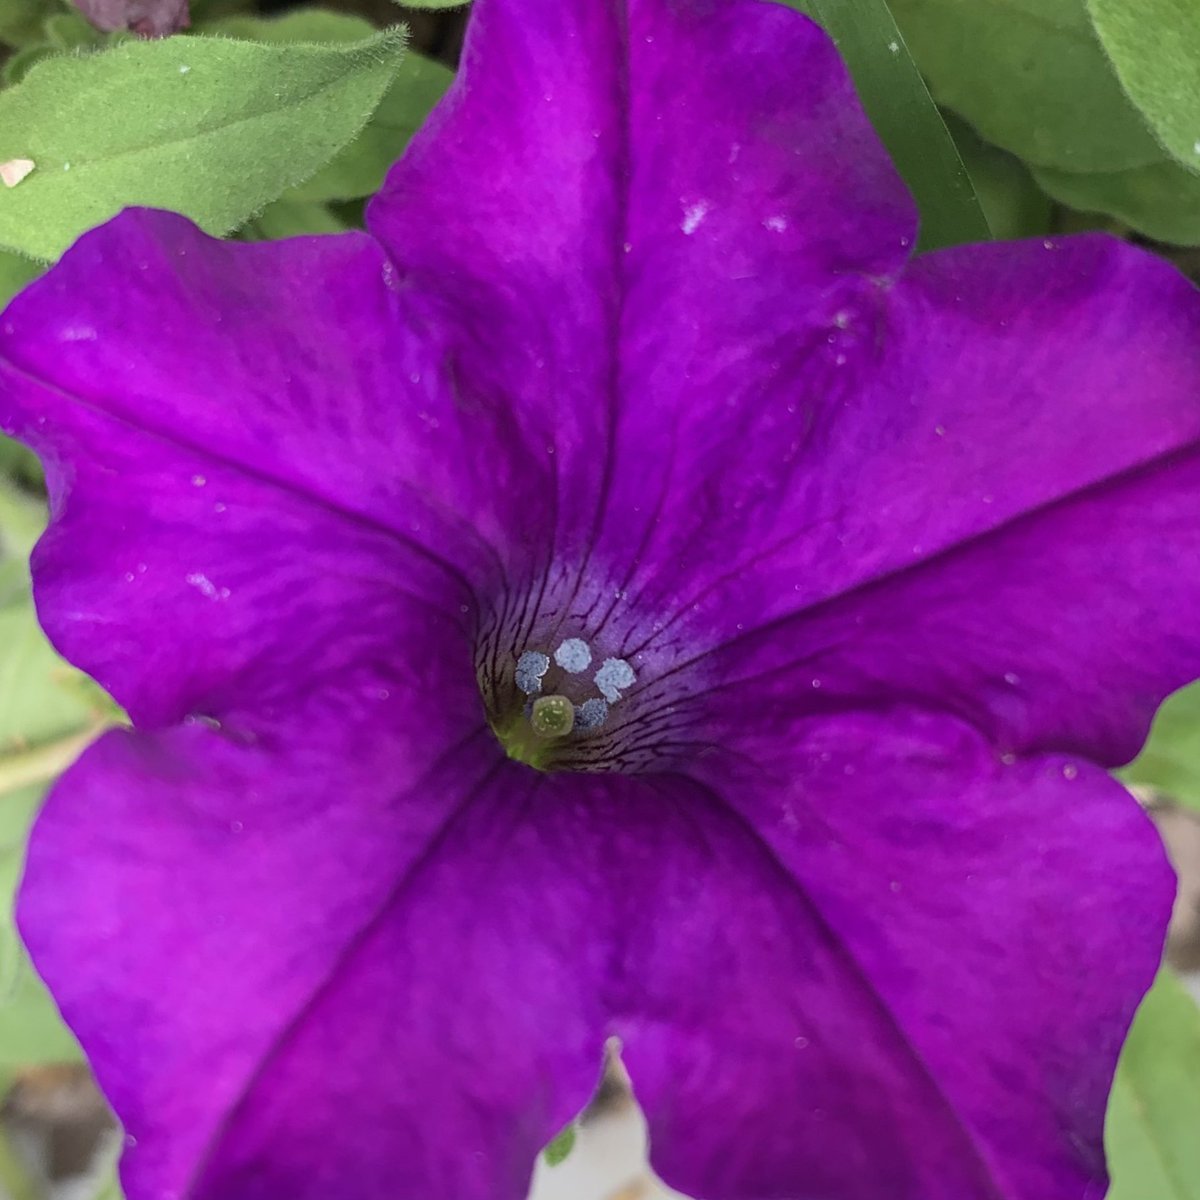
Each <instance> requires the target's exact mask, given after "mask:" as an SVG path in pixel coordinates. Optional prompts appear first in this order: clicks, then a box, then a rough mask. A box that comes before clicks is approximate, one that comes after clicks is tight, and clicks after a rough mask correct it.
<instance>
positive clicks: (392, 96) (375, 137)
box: [206, 8, 454, 201]
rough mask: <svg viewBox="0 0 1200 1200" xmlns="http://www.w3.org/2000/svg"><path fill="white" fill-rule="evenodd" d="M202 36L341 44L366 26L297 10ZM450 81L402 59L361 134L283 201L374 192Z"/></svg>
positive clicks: (428, 66) (237, 21)
mask: <svg viewBox="0 0 1200 1200" xmlns="http://www.w3.org/2000/svg"><path fill="white" fill-rule="evenodd" d="M206 30H207V31H210V32H215V33H225V34H228V35H230V36H232V37H243V38H251V39H253V40H255V41H265V42H295V41H322V42H344V41H353V40H355V39H357V38H361V37H364V36H365V35H366V34H368V33H370V31H371V26H370V25H369V24H368V23H367V22H366V21H364V20H363V18H361V17H354V16H350V15H348V14H346V13H335V12H331V11H329V10H328V9H320V8H300V9H295V10H293V11H292V12H290V13H287V14H285V15H284V16H282V17H248V16H238V17H227V18H225V19H224V20H222V21H216V22H213V23H212V24H211V25H209V26H207V27H206ZM453 79H454V72H453V71H451V70H450V69H449V68H448V67H444V66H442V64H441V63H436V62H433V61H432V60H431V59H428V58H424V57H422V56H421V55H419V54H409V55H407V56H406V57H405V58H404V61H403V62H401V64H400V68H399V70H398V72H397V74H396V78H395V80H394V81H393V83H392V85H391V87H389V88H388V90H387V93H386V94H385V95H384V97H383V99H382V100H381V101H380V102H379V107H378V108H377V109H376V110H375V112H374V114H373V115H372V117H371V119H370V121H368V122H367V125H366V128H365V129H363V131H362V133H360V134H359V135H358V137H357V138H355V139H354V141H353V142H351V143H350V144H349V145H348V146H347V147H346V148H345V149H344V150H343V151H342V152H341V153H340V154H339V155H338V156H337V157H336V158H335V159H334V160H333V161H332V162H330V163H328V164H326V165H325V166H324V167H322V168H321V170H319V171H318V172H317V173H316V175H314V176H313V177H312V178H311V179H309V180H307V181H306V182H304V183H301V184H299V185H298V186H297V187H295V188H293V189H292V190H291V191H290V192H289V193H288V199H289V200H302V201H327V200H354V199H358V198H359V197H362V196H370V195H372V194H374V193H375V192H377V191H378V190H379V185H380V184H381V183H382V182H383V178H384V176H385V175H386V174H387V170H388V168H389V167H390V166H391V165H392V163H394V162H395V161H396V159H398V158H399V157H400V155H401V154H402V153H403V151H404V148H405V146H407V145H408V143H409V140H410V139H411V137H412V135H413V134H414V133H415V132H416V131H417V129H419V128H420V126H421V125H422V124H423V122H424V121H425V118H426V117H427V116H429V113H430V110H431V109H432V108H433V106H434V105H435V104H436V103H437V102H438V101H439V100H440V99H441V98H442V96H443V94H444V93H445V91H446V89H447V88H448V87H449V86H450V84H451V82H452V81H453Z"/></svg>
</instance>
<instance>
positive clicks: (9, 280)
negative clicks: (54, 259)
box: [0, 250, 42, 308]
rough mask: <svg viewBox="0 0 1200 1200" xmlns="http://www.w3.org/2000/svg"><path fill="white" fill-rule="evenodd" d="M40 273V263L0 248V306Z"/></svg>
mask: <svg viewBox="0 0 1200 1200" xmlns="http://www.w3.org/2000/svg"><path fill="white" fill-rule="evenodd" d="M41 273H42V266H41V264H40V263H36V262H34V261H33V259H31V258H24V257H22V256H21V255H20V254H13V253H12V251H10V250H0V308H3V307H4V306H5V305H6V304H7V303H8V302H9V301H10V300H11V299H12V298H13V297H14V296H15V295H16V294H17V293H18V292H19V291H20V290H21V289H22V288H23V287H24V286H25V285H26V284H27V283H29V282H30V280H33V279H36V278H37V277H38V276H39V275H40V274H41Z"/></svg>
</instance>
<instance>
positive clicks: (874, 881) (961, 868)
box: [625, 710, 1173, 1200]
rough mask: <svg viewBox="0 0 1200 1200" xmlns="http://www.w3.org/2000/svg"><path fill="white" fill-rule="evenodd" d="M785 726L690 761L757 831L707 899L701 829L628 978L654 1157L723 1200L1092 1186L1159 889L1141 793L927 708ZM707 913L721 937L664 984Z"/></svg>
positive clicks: (1164, 871)
mask: <svg viewBox="0 0 1200 1200" xmlns="http://www.w3.org/2000/svg"><path fill="white" fill-rule="evenodd" d="M775 732H776V731H774V730H772V731H770V732H769V733H766V734H764V736H763V737H762V738H761V739H760V740H759V741H758V742H755V741H754V740H752V739H747V740H746V741H745V742H744V743H743V745H742V747H741V749H742V750H743V751H745V753H746V758H739V759H738V760H737V761H738V765H737V766H736V767H731V765H730V760H729V759H725V760H721V759H712V760H707V761H706V762H705V763H704V764H702V765H701V767H700V769H701V770H702V771H704V772H705V773H706V774H708V775H709V776H710V778H711V780H712V782H713V785H714V787H719V788H720V789H721V790H722V791H723V793H724V795H725V796H726V797H727V799H728V801H729V803H730V804H731V805H732V806H733V807H734V808H735V809H737V810H738V811H739V812H740V813H741V814H742V816H743V817H744V819H745V821H746V827H745V828H747V829H750V828H753V829H754V830H755V836H756V837H757V838H759V839H761V841H760V842H759V846H760V848H761V849H763V850H764V852H765V853H766V854H767V857H768V858H769V860H770V866H769V867H767V866H765V865H764V866H762V867H760V868H759V872H758V873H759V879H760V880H761V882H760V885H759V888H760V890H759V896H760V899H759V900H758V901H757V903H754V904H751V903H749V902H748V901H746V900H742V901H741V902H740V903H737V902H735V903H728V901H729V900H730V899H732V897H728V896H726V897H722V899H724V900H726V906H725V907H724V908H721V907H719V905H720V903H721V900H720V899H718V898H717V895H716V894H715V893H714V890H713V889H714V887H716V888H720V887H723V886H724V885H723V883H720V882H717V881H718V880H721V879H722V878H723V877H722V875H721V874H719V871H720V869H721V868H723V867H725V866H728V868H729V869H730V870H732V869H733V868H734V866H735V862H734V860H733V858H732V856H730V855H729V854H728V853H727V852H726V850H725V843H724V842H720V841H716V842H714V856H715V857H714V860H713V864H710V865H709V866H708V868H707V869H706V871H705V872H704V873H703V874H702V875H701V877H700V878H699V879H698V880H697V883H696V891H697V892H699V893H701V894H707V895H708V896H710V897H712V898H711V901H703V902H701V903H700V904H699V905H698V906H697V908H696V910H695V915H694V917H693V918H692V920H691V921H689V922H687V923H682V922H681V925H680V927H681V928H686V929H687V931H688V935H687V938H686V939H680V942H679V943H678V944H673V945H672V946H670V947H669V948H660V950H659V954H658V958H657V960H656V965H655V966H653V967H651V973H650V974H647V975H644V976H643V985H644V987H645V996H646V998H647V999H651V1000H653V999H657V1000H658V1002H659V1004H658V1007H657V1008H656V1009H655V1010H654V1011H655V1012H656V1014H657V1015H658V1017H659V1018H660V1019H659V1020H658V1022H656V1023H654V1024H652V1025H650V1027H649V1034H650V1036H649V1037H648V1038H639V1037H638V1036H637V1034H636V1033H635V1032H633V1031H630V1032H628V1033H627V1034H626V1043H627V1047H626V1053H625V1060H626V1063H627V1065H628V1066H629V1069H630V1072H631V1074H632V1077H633V1079H634V1081H635V1085H636V1086H637V1089H638V1093H639V1096H640V1097H641V1099H642V1102H643V1105H644V1107H645V1109H646V1112H647V1116H648V1118H649V1122H650V1130H651V1146H652V1151H653V1156H654V1160H655V1163H656V1165H657V1166H658V1168H659V1170H660V1171H661V1172H662V1174H663V1175H664V1177H665V1178H666V1179H667V1180H668V1182H670V1183H672V1184H673V1185H674V1186H676V1187H678V1188H681V1189H682V1190H683V1191H685V1192H689V1193H691V1194H695V1195H703V1196H705V1197H711V1198H712V1200H751V1198H754V1200H757V1198H760V1197H763V1196H784V1195H787V1196H792V1195H798V1194H801V1193H803V1194H804V1195H812V1196H836V1197H838V1200H878V1197H880V1196H887V1197H889V1200H964V1198H966V1197H970V1198H971V1200H1100V1197H1102V1196H1103V1195H1104V1192H1105V1176H1104V1155H1103V1148H1102V1131H1103V1122H1104V1112H1105V1104H1106V1099H1107V1094H1108V1087H1109V1084H1110V1082H1111V1079H1112V1074H1113V1070H1114V1068H1115V1065H1116V1059H1117V1054H1118V1051H1119V1048H1120V1045H1121V1042H1122V1040H1123V1037H1124V1034H1125V1032H1126V1030H1127V1028H1128V1025H1129V1022H1130V1020H1131V1018H1132V1015H1133V1011H1134V1008H1135V1006H1136V1004H1137V1002H1138V1001H1139V1000H1140V998H1141V996H1142V994H1143V993H1144V992H1145V990H1146V989H1147V988H1148V987H1149V985H1150V983H1151V981H1152V979H1153V976H1154V973H1155V970H1156V969H1157V965H1158V961H1159V953H1160V949H1161V938H1162V933H1163V930H1164V928H1165V922H1166V919H1167V916H1168V914H1169V912H1170V907H1171V895H1172V890H1173V889H1172V879H1171V873H1170V871H1169V869H1168V868H1167V866H1166V864H1165V861H1164V858H1163V853H1162V848H1161V845H1160V844H1159V842H1158V839H1157V837H1156V835H1155V834H1154V831H1153V830H1152V828H1151V827H1150V825H1149V822H1148V821H1147V819H1146V818H1145V816H1144V814H1142V812H1141V811H1140V809H1139V808H1138V806H1137V804H1136V803H1135V802H1134V801H1133V799H1132V798H1131V797H1130V796H1129V795H1128V793H1126V792H1125V791H1124V789H1123V788H1121V787H1120V786H1119V785H1118V784H1116V783H1115V782H1113V781H1112V780H1111V779H1109V778H1108V777H1107V776H1105V775H1104V774H1103V773H1101V772H1100V771H1098V770H1096V769H1095V768H1093V767H1090V766H1087V765H1084V764H1077V763H1074V762H1071V761H1069V760H1066V759H1062V758H1052V757H1045V758H1035V759H1030V760H1027V761H1021V762H1014V763H1011V764H1006V763H1002V762H1000V761H998V760H997V759H996V757H995V755H994V753H993V752H992V750H991V748H990V747H989V746H988V745H987V744H986V742H985V741H983V739H981V738H980V737H979V736H978V735H977V734H976V733H974V732H973V731H971V730H969V729H968V728H966V727H963V726H958V725H956V724H955V723H954V722H952V721H949V720H947V719H945V718H942V717H937V716H930V715H928V714H920V713H906V712H903V711H896V710H893V711H890V712H886V713H880V714H878V715H853V714H852V715H844V716H841V717H837V718H830V719H828V720H816V721H813V722H811V723H809V724H808V726H807V727H803V726H802V727H797V728H794V729H793V734H794V737H793V741H792V743H791V744H790V746H789V745H788V744H787V743H781V742H780V740H779V739H778V737H776V736H775ZM747 760H750V761H756V762H757V764H758V765H756V766H753V767H747V765H746V762H747ZM718 864H719V865H718ZM739 865H740V864H739ZM743 869H744V867H743ZM772 871H773V872H775V874H774V876H772V874H771V872H772ZM767 897H770V900H769V905H770V906H771V907H773V908H774V910H775V913H777V914H778V915H779V917H780V918H781V917H783V915H784V914H787V919H786V920H781V919H777V918H775V917H773V916H772V915H771V914H770V910H769V908H768V900H767ZM689 900H691V897H689ZM706 919H710V920H712V921H714V922H715V921H719V922H721V923H722V924H723V926H724V928H725V930H726V935H727V936H728V937H729V939H730V941H731V942H732V943H733V946H734V947H735V949H734V951H733V952H732V953H730V954H729V955H728V957H726V959H725V960H724V961H723V962H722V963H721V964H720V966H717V965H716V964H715V963H714V964H713V967H712V968H710V974H708V975H707V976H701V975H700V974H699V973H697V974H696V975H693V976H692V978H691V979H689V980H688V982H687V983H684V982H683V978H682V977H678V978H677V979H676V983H677V985H678V990H675V991H671V992H670V993H669V995H670V997H671V999H670V1002H667V1000H666V994H663V993H656V991H655V987H656V985H660V986H661V981H662V980H663V979H664V978H669V976H668V975H667V972H668V970H669V969H672V968H676V969H677V964H678V963H680V962H681V961H684V956H685V954H686V953H687V952H688V948H690V947H692V946H694V945H695V944H696V943H697V942H699V941H702V939H703V938H704V937H705V936H707V934H706V933H705V932H704V931H703V924H702V922H703V921H705V920H706Z"/></svg>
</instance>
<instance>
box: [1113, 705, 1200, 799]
mask: <svg viewBox="0 0 1200 1200" xmlns="http://www.w3.org/2000/svg"><path fill="white" fill-rule="evenodd" d="M1119 774H1120V776H1121V778H1122V779H1123V780H1125V782H1126V783H1140V784H1145V785H1146V786H1148V787H1153V788H1158V789H1159V790H1160V791H1163V792H1166V793H1167V795H1169V796H1171V797H1172V798H1173V799H1175V800H1179V801H1180V802H1181V803H1184V804H1187V805H1189V806H1190V807H1192V808H1197V809H1200V683H1193V684H1190V685H1189V686H1188V687H1185V688H1182V689H1181V690H1179V691H1178V692H1176V693H1175V694H1174V695H1173V696H1169V697H1168V698H1167V701H1166V703H1165V704H1163V706H1162V707H1161V708H1160V709H1159V710H1158V713H1157V715H1156V716H1155V718H1154V724H1153V726H1152V727H1151V729H1150V737H1149V738H1148V739H1147V741H1146V745H1145V746H1144V747H1143V749H1142V752H1141V754H1139V755H1138V756H1137V758H1135V759H1134V760H1133V762H1131V763H1130V764H1129V766H1127V767H1125V768H1124V769H1123V770H1121V771H1120V772H1119Z"/></svg>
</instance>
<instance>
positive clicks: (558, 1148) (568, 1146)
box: [542, 1121, 576, 1167]
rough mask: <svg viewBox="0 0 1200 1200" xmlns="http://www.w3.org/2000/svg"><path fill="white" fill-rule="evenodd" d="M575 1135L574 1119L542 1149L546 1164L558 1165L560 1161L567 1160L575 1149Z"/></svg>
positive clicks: (550, 1165)
mask: <svg viewBox="0 0 1200 1200" xmlns="http://www.w3.org/2000/svg"><path fill="white" fill-rule="evenodd" d="M575 1135H576V1129H575V1122H574V1121H572V1122H571V1124H570V1125H568V1126H566V1127H565V1128H564V1129H563V1131H562V1132H561V1133H559V1134H557V1135H556V1136H555V1138H554V1140H553V1141H552V1142H551V1143H550V1145H548V1146H547V1147H546V1148H545V1150H543V1151H542V1157H543V1158H544V1159H545V1160H546V1166H548V1167H557V1166H558V1165H559V1163H564V1162H566V1161H567V1159H568V1158H569V1157H570V1155H571V1151H572V1150H574V1149H575Z"/></svg>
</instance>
